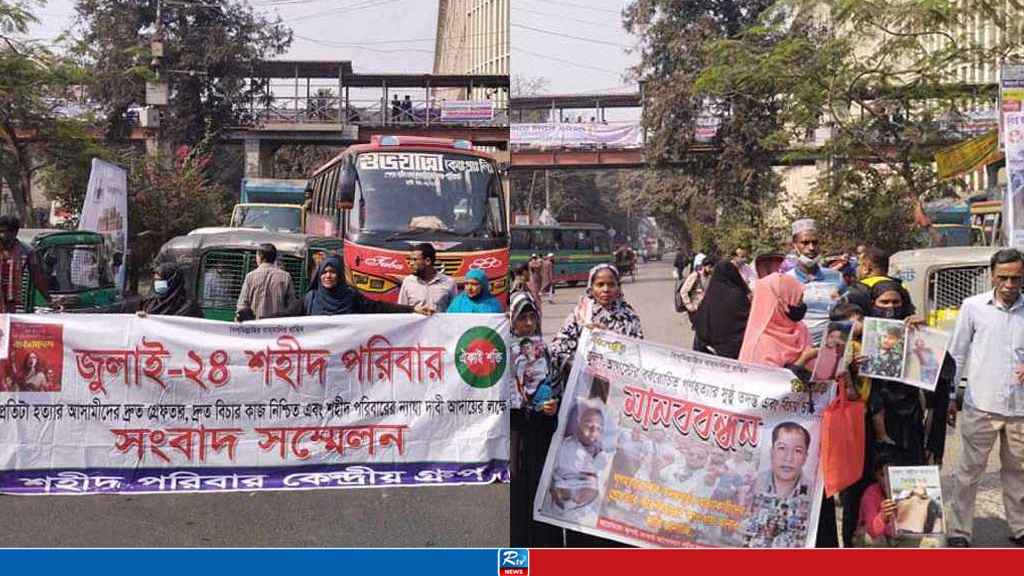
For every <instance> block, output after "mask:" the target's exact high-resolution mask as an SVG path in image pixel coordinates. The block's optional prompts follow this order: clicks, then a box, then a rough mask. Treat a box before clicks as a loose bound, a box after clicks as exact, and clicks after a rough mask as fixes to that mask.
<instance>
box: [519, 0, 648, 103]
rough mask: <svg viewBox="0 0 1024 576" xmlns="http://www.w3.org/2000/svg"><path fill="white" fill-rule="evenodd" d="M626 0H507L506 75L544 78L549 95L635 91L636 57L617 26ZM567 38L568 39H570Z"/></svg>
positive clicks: (620, 27) (621, 30)
mask: <svg viewBox="0 0 1024 576" xmlns="http://www.w3.org/2000/svg"><path fill="white" fill-rule="evenodd" d="M629 4H630V2H629V1H628V0H565V1H562V0H512V30H511V39H512V74H514V75H515V74H518V75H521V76H525V77H541V78H545V79H547V80H548V89H547V92H549V93H552V94H564V93H583V92H627V91H635V90H636V85H635V83H632V82H629V83H627V81H626V80H625V77H626V73H627V70H628V68H629V67H630V66H633V65H634V64H636V62H637V61H638V60H639V57H638V56H637V55H636V54H629V53H628V52H627V49H628V48H630V47H632V46H633V45H635V42H636V40H635V39H634V38H633V37H632V36H630V35H629V34H628V33H626V31H625V30H624V29H623V28H622V15H621V12H622V9H623V8H625V7H626V6H628V5H629ZM570 36H572V37H570Z"/></svg>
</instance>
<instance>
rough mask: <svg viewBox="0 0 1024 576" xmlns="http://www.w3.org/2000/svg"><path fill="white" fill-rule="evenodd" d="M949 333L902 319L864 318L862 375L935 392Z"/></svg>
mask: <svg viewBox="0 0 1024 576" xmlns="http://www.w3.org/2000/svg"><path fill="white" fill-rule="evenodd" d="M949 338H950V335H949V334H948V333H946V332H944V331H942V330H936V329H934V328H925V327H922V326H914V327H909V326H907V325H906V324H904V323H903V321H902V320H886V319H883V318H865V319H864V355H865V356H866V357H867V361H866V362H865V363H864V365H863V367H862V368H861V371H860V373H861V375H862V376H868V377H871V378H880V379H882V380H894V381H897V382H902V383H904V384H909V385H911V386H916V387H918V388H923V389H925V390H928V391H931V392H934V391H935V386H936V385H938V382H939V372H940V371H941V369H942V359H943V358H944V357H945V356H946V347H947V346H948V345H949Z"/></svg>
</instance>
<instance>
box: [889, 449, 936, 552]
mask: <svg viewBox="0 0 1024 576" xmlns="http://www.w3.org/2000/svg"><path fill="white" fill-rule="evenodd" d="M888 476H889V499H890V500H892V501H893V502H894V503H895V504H896V518H895V526H896V533H897V534H898V535H900V536H929V535H931V536H935V535H941V534H944V533H945V530H946V519H945V514H944V512H943V502H942V484H941V482H940V479H939V467H938V466H890V467H889V468H888Z"/></svg>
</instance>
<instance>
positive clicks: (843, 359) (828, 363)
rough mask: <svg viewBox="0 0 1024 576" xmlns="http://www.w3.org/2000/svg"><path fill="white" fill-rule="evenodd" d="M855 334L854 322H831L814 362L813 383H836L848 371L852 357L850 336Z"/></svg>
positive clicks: (826, 328)
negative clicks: (837, 378) (849, 348)
mask: <svg viewBox="0 0 1024 576" xmlns="http://www.w3.org/2000/svg"><path fill="white" fill-rule="evenodd" d="M852 333H853V322H846V321H843V322H829V323H828V326H826V327H825V335H824V337H823V338H822V342H821V348H820V349H819V350H818V356H817V358H815V361H814V370H813V371H812V372H811V382H835V380H836V376H837V375H839V374H842V373H844V372H846V371H847V368H848V366H849V363H850V356H849V355H848V354H847V348H848V347H849V345H850V335H851V334H852Z"/></svg>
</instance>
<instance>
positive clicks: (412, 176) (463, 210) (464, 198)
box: [354, 152, 504, 236]
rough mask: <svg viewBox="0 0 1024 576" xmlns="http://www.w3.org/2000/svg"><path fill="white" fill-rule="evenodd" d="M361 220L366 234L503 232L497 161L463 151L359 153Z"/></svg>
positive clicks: (485, 234) (485, 233)
mask: <svg viewBox="0 0 1024 576" xmlns="http://www.w3.org/2000/svg"><path fill="white" fill-rule="evenodd" d="M356 166H357V172H358V180H359V187H360V192H359V195H358V197H357V199H356V206H355V208H356V211H357V212H356V213H357V215H358V216H357V220H356V221H355V222H354V224H355V226H356V228H357V229H359V230H360V231H362V232H375V233H391V234H392V235H395V234H403V233H407V232H418V231H441V232H448V233H451V234H453V235H458V236H471V235H476V234H480V235H484V236H487V235H491V234H495V235H497V234H500V233H502V232H503V231H504V230H503V227H504V217H503V214H502V210H503V206H502V202H501V194H500V192H499V188H498V186H499V183H498V178H497V175H496V171H495V168H494V164H493V163H491V162H490V161H488V160H485V159H483V158H477V157H475V156H468V155H463V154H450V153H433V152H365V153H363V154H360V155H359V156H358V160H357V165H356Z"/></svg>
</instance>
